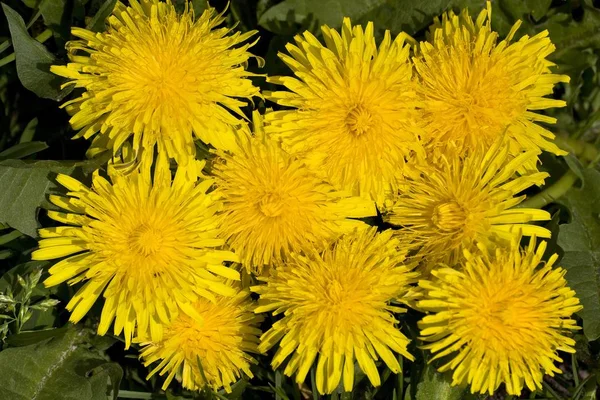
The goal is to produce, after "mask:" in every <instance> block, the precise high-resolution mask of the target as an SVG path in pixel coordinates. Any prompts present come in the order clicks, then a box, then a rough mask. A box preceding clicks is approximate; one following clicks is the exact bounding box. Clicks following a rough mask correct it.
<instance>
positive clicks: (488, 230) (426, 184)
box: [383, 140, 550, 269]
mask: <svg viewBox="0 0 600 400" xmlns="http://www.w3.org/2000/svg"><path fill="white" fill-rule="evenodd" d="M508 153H509V149H508V146H506V142H505V141H502V140H499V141H496V143H495V144H494V145H493V146H492V147H491V148H490V149H489V150H487V151H474V152H472V153H471V154H469V155H468V156H466V157H462V156H461V155H460V154H459V151H457V150H456V149H454V150H453V151H450V149H449V151H448V152H447V154H444V155H441V156H440V157H441V158H440V162H439V164H437V165H435V166H429V167H424V168H423V172H422V174H421V176H419V177H417V178H407V179H406V190H405V191H404V192H402V193H400V194H399V195H398V196H397V197H396V198H395V199H394V200H393V205H392V206H391V207H390V208H389V209H388V212H387V213H386V214H385V215H384V216H383V218H384V220H385V221H387V222H389V223H391V224H394V225H397V226H399V227H401V229H402V230H401V232H402V233H403V234H404V235H406V236H407V237H412V239H413V240H414V241H415V244H417V245H419V244H420V245H421V246H422V248H421V255H423V256H424V258H425V261H426V262H427V264H428V268H427V269H430V268H431V267H433V265H434V264H435V263H437V262H444V263H446V264H447V265H450V266H452V265H453V264H454V263H456V262H457V261H458V259H459V257H460V256H461V255H462V253H463V250H464V249H471V248H473V246H474V245H475V242H482V243H487V242H489V241H490V240H491V239H498V240H501V241H505V242H506V243H510V241H511V239H512V238H513V237H515V236H516V235H519V233H520V232H522V233H523V234H524V235H526V236H530V235H537V236H539V237H544V238H549V237H550V231H548V230H547V229H545V228H542V227H539V226H536V225H532V224H529V222H531V221H546V220H549V219H550V214H549V213H548V212H546V211H544V210H538V209H530V208H516V207H515V206H516V205H517V204H519V203H521V202H522V201H523V200H524V199H525V196H524V195H522V196H518V193H520V192H521V191H523V190H525V189H527V188H528V187H530V186H532V185H541V184H542V183H543V182H544V179H545V178H546V177H547V176H548V174H547V173H545V172H530V173H524V174H523V175H520V176H515V171H517V170H518V169H519V168H520V167H522V166H523V165H524V164H526V163H527V162H529V161H531V160H535V158H536V153H535V152H534V151H529V152H527V153H522V154H521V155H519V156H517V157H516V158H513V159H510V157H509V154H508Z"/></svg>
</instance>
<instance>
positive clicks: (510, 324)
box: [418, 238, 582, 396]
mask: <svg viewBox="0 0 600 400" xmlns="http://www.w3.org/2000/svg"><path fill="white" fill-rule="evenodd" d="M545 250H546V243H545V242H541V243H540V245H539V246H538V247H537V249H536V240H535V238H533V239H532V240H531V241H530V244H529V246H528V247H527V249H525V250H524V251H521V250H520V249H519V241H518V239H516V240H514V241H513V243H512V247H505V248H497V249H496V250H495V252H493V251H492V252H490V251H488V250H487V246H485V245H480V246H479V248H478V249H475V251H474V252H473V253H469V252H465V257H466V261H465V264H464V268H462V269H461V270H455V269H450V268H443V269H438V270H435V271H433V274H434V275H435V277H436V279H435V280H434V281H420V282H419V285H420V286H421V287H422V288H423V289H424V290H426V291H427V295H426V299H425V300H421V301H419V303H418V304H419V307H421V308H422V309H424V310H427V311H430V312H431V314H429V315H427V316H425V317H424V318H423V320H422V321H420V323H419V327H420V329H421V336H422V337H423V340H425V341H426V342H430V343H428V344H427V345H426V346H424V348H425V349H427V350H430V351H431V352H432V353H433V354H434V357H433V358H432V361H433V360H436V359H442V360H445V361H442V362H443V365H442V366H441V367H440V368H439V371H440V372H444V371H448V370H452V371H453V372H452V380H453V385H461V384H467V383H468V384H470V386H471V392H472V393H486V392H487V393H489V395H492V394H493V393H494V391H496V389H498V387H499V386H500V384H502V383H504V385H505V387H506V391H507V392H508V394H510V395H516V396H518V395H520V394H521V391H522V389H523V386H524V385H525V386H527V388H528V389H529V390H531V391H535V390H539V389H541V388H542V380H543V376H544V374H548V375H550V376H554V374H555V373H561V370H560V369H559V368H557V367H556V366H555V365H554V362H555V361H556V362H559V363H560V362H563V360H562V359H561V358H560V357H559V355H558V354H557V350H560V351H564V352H568V353H575V349H574V346H575V340H573V339H572V338H571V337H569V336H570V331H572V330H577V329H579V328H578V327H577V323H576V321H575V320H574V319H572V314H573V313H575V312H577V311H579V310H581V308H582V307H581V306H580V305H579V300H578V299H577V297H575V292H574V291H573V290H571V289H570V288H569V287H568V286H567V282H566V280H565V278H564V276H565V272H566V271H565V270H564V269H562V268H560V267H558V268H553V265H554V263H555V262H556V260H557V258H558V255H557V254H554V255H553V256H551V257H550V259H549V260H548V261H547V262H546V263H544V262H542V261H541V260H542V256H543V254H544V251H545Z"/></svg>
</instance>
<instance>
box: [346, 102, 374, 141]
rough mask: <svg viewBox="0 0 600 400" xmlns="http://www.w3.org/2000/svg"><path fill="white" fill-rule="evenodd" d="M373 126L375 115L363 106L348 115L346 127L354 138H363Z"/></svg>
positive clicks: (356, 107) (355, 108)
mask: <svg viewBox="0 0 600 400" xmlns="http://www.w3.org/2000/svg"><path fill="white" fill-rule="evenodd" d="M372 126H373V115H372V114H371V113H370V112H369V111H368V110H367V109H365V108H364V107H363V106H361V105H358V106H355V107H353V108H352V109H350V112H348V114H347V115H346V127H347V128H348V130H349V131H350V132H352V134H353V135H354V136H357V137H358V136H361V135H363V134H364V133H366V132H368V131H369V130H370V129H371V127H372Z"/></svg>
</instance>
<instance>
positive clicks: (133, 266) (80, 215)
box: [32, 157, 239, 347]
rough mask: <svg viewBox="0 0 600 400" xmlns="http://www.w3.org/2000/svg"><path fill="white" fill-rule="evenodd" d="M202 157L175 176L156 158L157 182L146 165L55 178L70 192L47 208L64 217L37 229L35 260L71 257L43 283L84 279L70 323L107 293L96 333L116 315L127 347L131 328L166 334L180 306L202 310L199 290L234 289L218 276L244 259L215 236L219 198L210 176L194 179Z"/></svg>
mask: <svg viewBox="0 0 600 400" xmlns="http://www.w3.org/2000/svg"><path fill="white" fill-rule="evenodd" d="M202 164H203V163H199V164H197V163H189V164H188V166H187V167H185V168H184V167H180V168H179V169H178V170H177V173H176V175H175V178H174V179H173V180H172V179H171V172H170V171H169V166H168V163H167V160H166V158H161V157H159V159H158V162H157V165H156V170H155V172H154V176H153V178H154V179H153V180H152V179H151V176H150V172H149V168H148V170H144V171H142V170H138V171H137V172H133V173H131V174H129V175H126V176H121V175H116V174H115V175H113V176H112V183H110V182H109V181H108V180H106V179H105V178H103V177H102V176H100V174H99V173H98V172H96V173H94V176H93V185H92V188H91V189H90V188H88V187H86V186H85V185H83V184H82V183H80V182H79V181H77V180H75V179H73V178H71V177H69V176H67V175H59V176H58V178H57V181H58V182H59V183H60V184H61V185H62V186H64V187H65V188H67V189H68V190H69V192H68V193H67V196H66V197H63V196H56V195H52V196H50V201H51V202H52V203H53V204H55V205H56V206H58V207H60V208H62V209H63V210H64V211H48V216H49V217H50V218H52V219H54V220H56V221H58V222H60V223H63V224H65V225H64V226H59V227H56V228H44V229H40V231H39V235H40V237H41V239H40V241H39V249H38V250H36V251H35V252H34V253H33V255H32V258H33V259H34V260H52V259H58V258H63V257H65V256H68V257H67V258H65V259H63V260H61V261H59V262H58V263H56V264H55V265H54V266H53V267H51V268H50V275H51V276H50V277H49V278H48V279H47V280H46V281H45V282H44V283H45V284H46V286H54V285H58V284H60V283H62V282H65V281H67V282H68V283H69V284H70V285H74V284H76V283H79V282H85V284H84V285H83V286H82V287H81V289H79V291H77V293H76V294H75V295H74V296H73V298H72V299H71V301H70V302H69V303H68V305H67V309H68V310H70V311H71V312H72V314H71V321H72V322H77V321H79V320H80V319H81V318H82V317H83V316H84V315H85V314H86V313H87V312H88V311H89V309H90V308H91V307H92V305H93V304H94V302H95V301H96V299H97V298H98V297H99V296H100V295H101V294H102V295H103V297H104V298H105V303H104V306H103V309H102V315H101V318H100V325H99V327H98V333H99V334H100V335H104V334H105V333H106V332H107V330H108V328H109V326H110V325H111V324H112V322H113V320H115V323H114V333H115V335H119V334H120V333H121V332H122V331H124V333H125V340H126V345H127V347H129V344H130V342H131V339H132V336H133V335H134V333H137V336H139V337H141V338H142V339H145V338H147V337H148V336H149V334H150V337H151V338H152V340H159V339H160V337H161V336H162V332H163V325H164V324H167V323H168V322H169V321H170V320H171V319H172V318H173V317H175V316H176V315H177V314H179V313H180V312H184V313H186V314H188V315H189V316H190V317H192V318H198V314H197V313H196V312H195V311H194V309H193V308H192V307H191V305H190V304H191V302H193V301H194V300H195V299H196V298H198V297H199V296H202V297H206V298H208V299H214V294H213V293H218V294H221V295H229V296H233V295H234V294H235V293H236V292H235V290H233V289H232V288H231V287H229V286H226V285H225V284H223V283H220V281H219V280H218V277H217V276H216V275H220V276H223V277H226V278H229V279H238V280H239V273H238V272H237V271H235V270H233V269H230V268H227V267H225V266H224V265H223V262H224V261H237V260H238V259H237V257H236V256H235V255H234V254H233V253H232V252H230V251H224V250H219V249H218V247H219V246H222V245H223V244H224V241H223V239H220V238H218V236H217V217H216V212H217V210H218V209H219V207H220V203H219V202H217V201H215V199H214V198H213V196H211V195H209V194H208V195H207V194H206V191H207V189H208V188H209V187H210V186H211V185H212V181H211V180H196V179H190V178H189V177H190V176H192V175H195V176H198V174H197V172H198V171H199V170H200V169H201V167H202ZM192 169H195V171H196V172H194V171H191V170H192Z"/></svg>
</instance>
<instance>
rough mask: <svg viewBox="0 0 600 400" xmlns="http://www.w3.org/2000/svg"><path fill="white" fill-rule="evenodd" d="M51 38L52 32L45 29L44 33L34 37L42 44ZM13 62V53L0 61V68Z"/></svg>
mask: <svg viewBox="0 0 600 400" xmlns="http://www.w3.org/2000/svg"><path fill="white" fill-rule="evenodd" d="M51 37H52V31H51V30H50V29H46V30H45V31H44V32H42V33H40V34H39V35H37V36H36V37H35V40H37V41H38V42H40V43H44V42H45V41H46V40H48V39H50V38H51ZM13 61H15V53H12V54H9V55H7V56H6V57H4V58H3V59H1V60H0V67H3V66H5V65H6V64H9V63H11V62H13Z"/></svg>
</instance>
